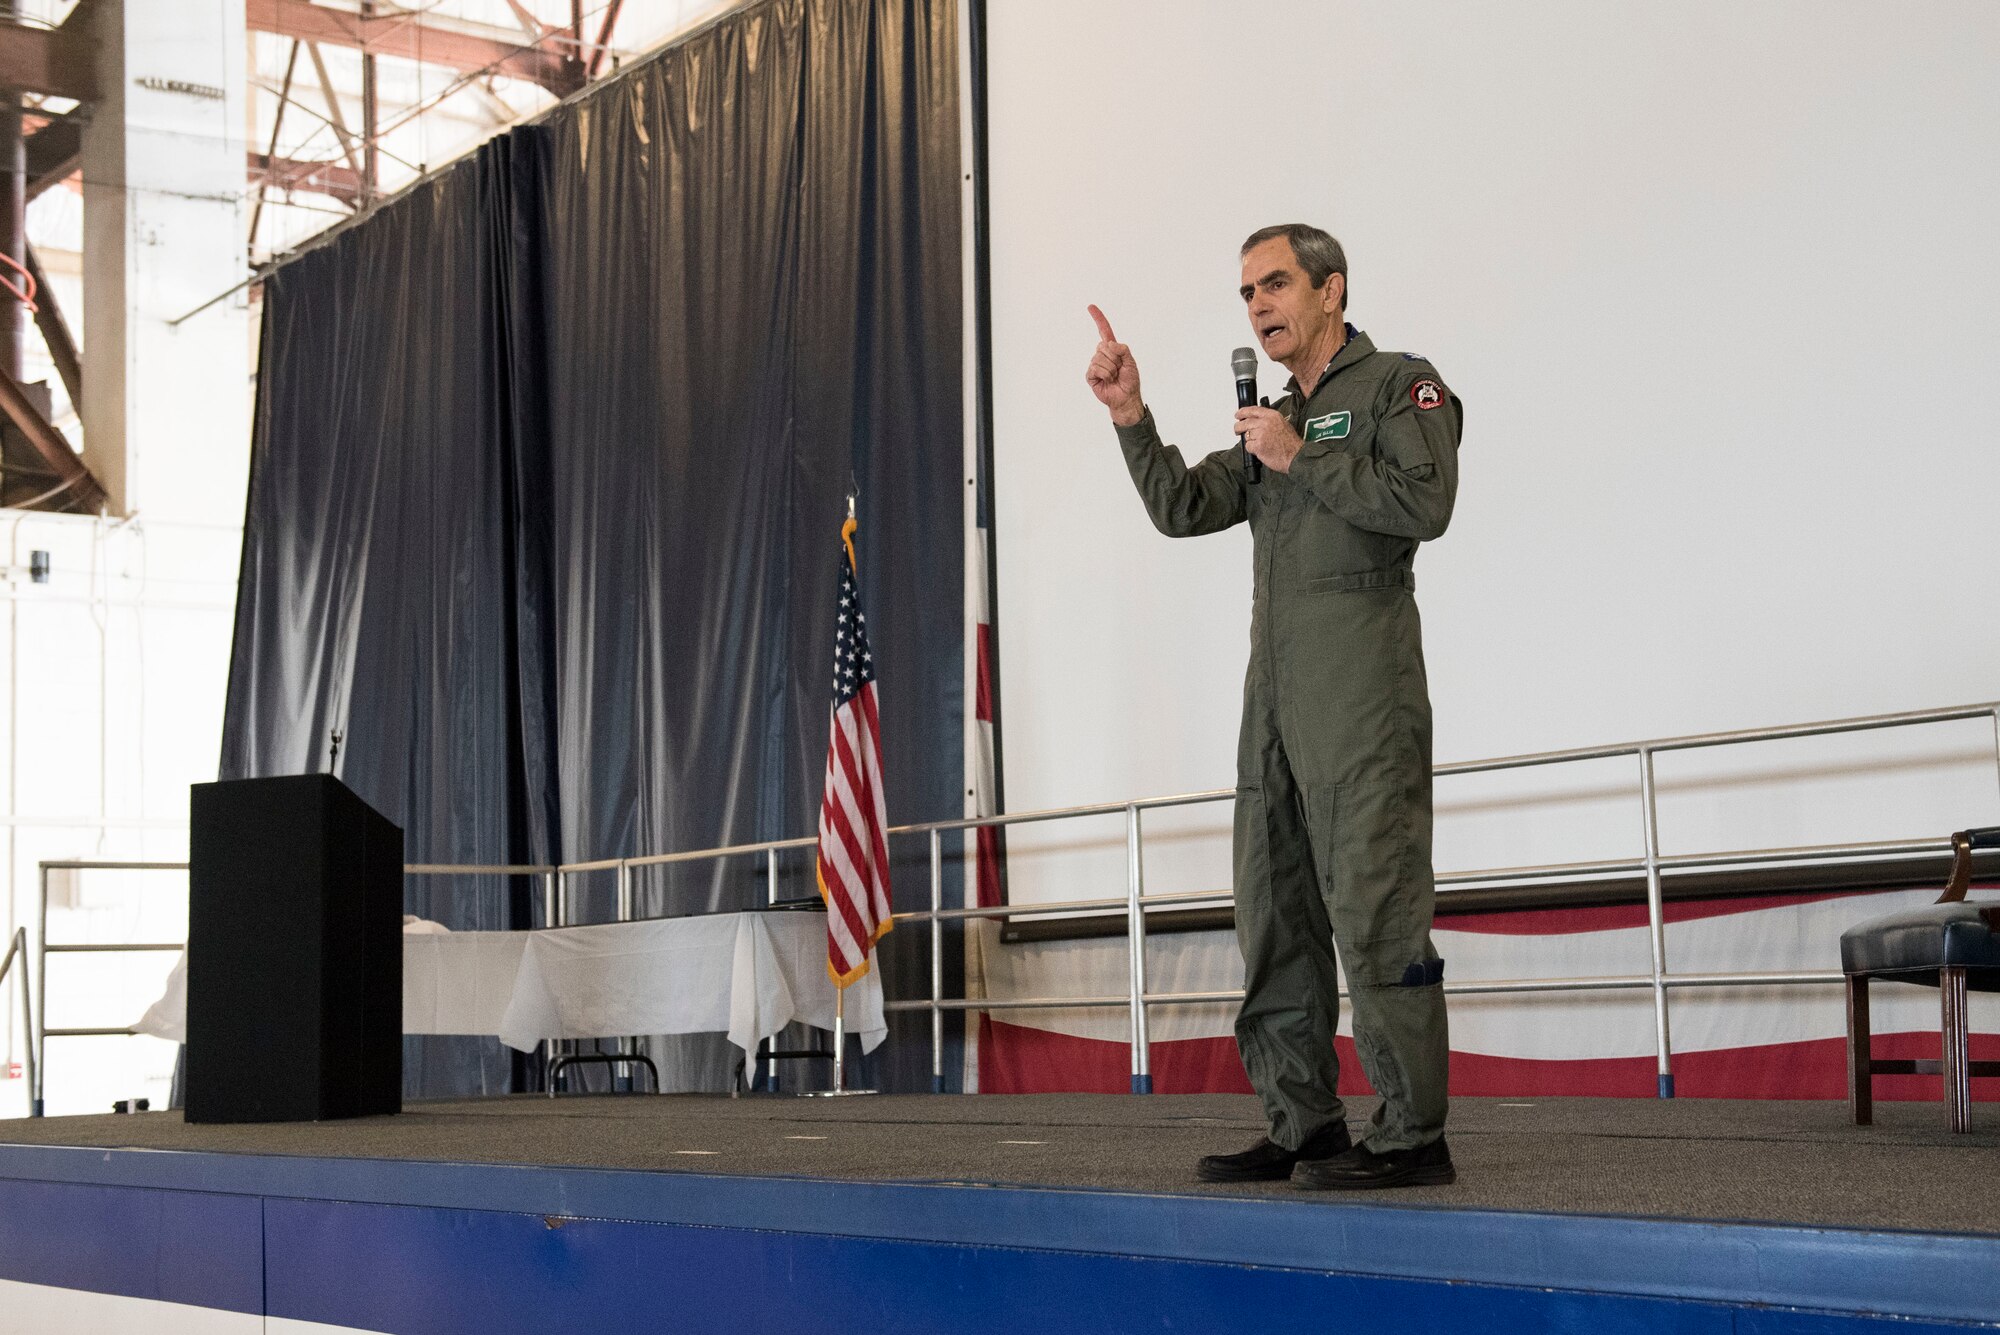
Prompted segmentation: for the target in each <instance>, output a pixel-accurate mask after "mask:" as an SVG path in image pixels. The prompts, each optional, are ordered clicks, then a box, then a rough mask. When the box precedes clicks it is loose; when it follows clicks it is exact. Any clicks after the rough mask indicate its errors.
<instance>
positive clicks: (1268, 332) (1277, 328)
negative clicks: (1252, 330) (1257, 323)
mask: <svg viewBox="0 0 2000 1335" xmlns="http://www.w3.org/2000/svg"><path fill="white" fill-rule="evenodd" d="M1284 332H1285V327H1284V326H1283V325H1281V324H1267V325H1265V326H1264V327H1263V328H1262V329H1259V330H1258V331H1257V337H1258V338H1261V339H1263V340H1264V341H1265V342H1266V343H1269V342H1270V341H1271V340H1272V339H1273V338H1275V337H1277V336H1278V335H1279V334H1282V333H1284Z"/></svg>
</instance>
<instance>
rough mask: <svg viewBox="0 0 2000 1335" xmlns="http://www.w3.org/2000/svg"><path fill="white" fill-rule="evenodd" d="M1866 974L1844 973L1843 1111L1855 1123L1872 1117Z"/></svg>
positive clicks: (1872, 1087)
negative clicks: (1845, 1094)
mask: <svg viewBox="0 0 2000 1335" xmlns="http://www.w3.org/2000/svg"><path fill="white" fill-rule="evenodd" d="M1868 1067H1869V1038H1868V975H1867V974H1864V973H1851V974H1849V975H1847V1110H1848V1112H1850V1113H1852V1114H1853V1116H1854V1124H1855V1125H1856V1126H1867V1125H1869V1124H1871V1123H1872V1122H1874V1120H1875V1080H1874V1077H1873V1076H1872V1075H1871V1074H1870V1073H1869V1069H1868Z"/></svg>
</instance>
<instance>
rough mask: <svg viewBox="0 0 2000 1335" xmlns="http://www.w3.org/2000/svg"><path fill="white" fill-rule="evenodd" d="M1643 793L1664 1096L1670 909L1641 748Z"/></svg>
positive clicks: (1646, 753) (1669, 1050) (1669, 1088)
mask: <svg viewBox="0 0 2000 1335" xmlns="http://www.w3.org/2000/svg"><path fill="white" fill-rule="evenodd" d="M1639 797H1640V800H1641V801H1642V802H1643V803H1644V804H1645V808H1646V811H1645V823H1646V920H1647V923H1648V924H1649V925H1650V927H1651V934H1652V942H1653V1037H1654V1041H1655V1044H1656V1046H1657V1051H1658V1055H1659V1077H1660V1090H1659V1093H1660V1097H1661V1098H1663V1099H1670V1098H1672V1097H1673V1096H1674V1047H1673V1037H1672V1032H1671V1029H1670V1027H1669V1023H1668V1017H1667V911H1666V903H1665V899H1664V896H1663V895H1662V894H1661V891H1660V806H1659V798H1658V793H1657V791H1656V790H1655V787H1654V783H1653V750H1652V748H1651V747H1641V748H1639Z"/></svg>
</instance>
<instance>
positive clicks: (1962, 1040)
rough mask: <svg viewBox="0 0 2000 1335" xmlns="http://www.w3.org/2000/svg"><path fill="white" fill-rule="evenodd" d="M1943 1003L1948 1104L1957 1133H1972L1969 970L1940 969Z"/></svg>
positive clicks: (1946, 1095)
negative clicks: (1967, 975) (1967, 976)
mask: <svg viewBox="0 0 2000 1335" xmlns="http://www.w3.org/2000/svg"><path fill="white" fill-rule="evenodd" d="M1938 991H1939V992H1940V993H1942V994H1943V999H1942V1001H1941V1002H1940V1003H1939V1005H1940V1008H1941V1009H1942V1010H1943V1013H1944V1061H1943V1063H1942V1065H1943V1067H1944V1105H1945V1112H1946V1114H1947V1115H1948V1116H1949V1117H1950V1119H1951V1129H1952V1130H1953V1131H1970V1130H1972V1067H1971V1051H1970V1048H1971V1041H1972V1040H1971V1035H1970V1030H1971V1028H1972V1025H1971V1023H1970V1016H1969V1015H1968V1013H1967V998H1966V989H1965V970H1964V969H1962V968H1959V969H1940V970H1939V971H1938Z"/></svg>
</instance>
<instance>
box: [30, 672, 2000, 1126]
mask: <svg viewBox="0 0 2000 1335" xmlns="http://www.w3.org/2000/svg"><path fill="white" fill-rule="evenodd" d="M1980 718H1988V719H1991V720H1992V723H1993V737H1994V761H1995V773H1996V776H2000V701H1996V702H1991V703H1986V704H1974V705H1960V706H1955V707H1952V708H1947V709H1925V710H1910V711H1905V712H1902V713H1893V714H1873V715H1866V716H1861V717H1856V718H1846V719H1832V720H1826V721H1823V722H1818V723H1802V724H1792V725H1787V726H1782V727H1773V728H1744V729H1738V730H1735V731H1730V732H1713V733H1696V734H1689V735H1685V736H1679V737H1662V738H1655V739H1652V740H1649V741H1639V742H1624V743H1619V744H1617V745H1613V746H1587V747H1573V748H1569V749H1565V750H1559V751H1540V752H1532V753H1527V754H1523V755H1516V756H1503V757H1499V758H1496V759H1492V760H1474V761H1459V762H1453V763H1450V764H1444V765H1438V766H1436V767H1434V770H1433V773H1434V774H1435V775H1436V776H1438V777H1448V776H1452V775H1460V774H1484V773H1493V772H1496V771H1503V770H1515V769H1527V768H1533V767H1539V766H1545V765H1555V764H1564V763H1575V762H1583V761H1594V760H1607V759H1617V758H1620V757H1627V758H1636V759H1637V760H1638V761H1639V788H1640V802H1641V830H1642V833H1643V837H1644V845H1643V846H1644V853H1643V854H1642V855H1641V856H1638V857H1633V858H1614V859H1600V860H1594V861H1588V862H1569V863H1551V864H1546V865H1540V866H1527V867H1503V868H1489V869H1485V870H1473V871H1458V872H1446V873H1441V874H1439V875H1438V876H1437V877H1436V883H1437V884H1438V885H1439V886H1440V887H1449V886H1454V885H1480V886H1506V885H1510V884H1521V885H1524V886H1525V885H1528V884H1532V883H1533V882H1535V881H1542V880H1549V879H1553V878H1561V877H1565V876H1607V875H1620V874H1630V875H1640V874H1643V875H1644V877H1645V879H1646V915H1647V926H1648V935H1649V938H1650V945H1651V956H1652V958H1651V961H1650V968H1649V970H1648V971H1647V972H1645V973H1640V974H1619V975H1609V976H1605V977H1598V978H1558V979H1472V980H1453V981H1451V982H1448V983H1446V984H1445V985H1444V987H1445V990H1446V992H1448V993H1452V994H1461V995H1463V994H1480V993H1501V992H1519V993H1532V992H1583V991H1637V990H1650V991H1651V992H1652V994H1653V1010H1654V1030H1655V1048H1656V1053H1657V1058H1658V1075H1659V1094H1660V1097H1662V1098H1671V1097H1672V1096H1673V1089H1674V1084H1673V1081H1674V1078H1673V1066H1672V1058H1673V1045H1672V1029H1671V1025H1670V1015H1669V1009H1668V1001H1667V997H1668V993H1669V992H1670V991H1673V990H1676V989H1680V988H1690V987H1743V986H1798V985H1808V984H1821V983H1827V982H1834V981H1838V980H1839V978H1840V977H1841V975H1840V974H1838V973H1823V972H1814V971H1798V970H1793V971H1785V972H1764V973H1730V974H1675V973H1672V972H1670V971H1669V969H1668V967H1667V957H1666V914H1665V908H1664V901H1663V893H1662V890H1663V886H1662V883H1663V880H1664V879H1665V878H1666V877H1667V876H1669V875H1675V874H1679V873H1681V872H1685V871H1690V870H1695V869H1701V868H1718V867H1741V866H1752V865H1758V864H1772V863H1802V862H1804V863H1809V862H1820V863H1824V864H1827V865H1837V864H1839V863H1842V862H1848V861H1854V860H1858V859H1862V858H1872V859H1884V858H1888V859H1915V858H1921V857H1927V856H1931V855H1934V854H1939V853H1945V852H1948V851H1949V849H1950V844H1949V842H1948V841H1947V840H1943V839H1903V840H1883V841H1874V842H1867V843H1846V844H1818V845H1800V846H1795V847H1789V848H1769V849H1734V850H1727V851H1716V852H1708V853H1694V854H1665V853H1662V852H1661V851H1660V837H1659V802H1658V793H1657V789H1656V785H1655V781H1654V766H1653V759H1654V757H1655V756H1657V755H1659V754H1660V753H1662V752H1671V751H1688V750H1696V749H1703V748H1710V747H1717V746H1729V745H1742V744H1751V743H1757V742H1768V741H1781V740H1787V739H1793V738H1801V737H1822V736H1830V735H1834V734H1839V733H1851V732H1869V731H1878V730H1883V729H1889V728H1902V727H1916V726H1922V725H1925V724H1933V723H1951V722H1962V721H1967V720H1972V719H1980ZM1235 794H1236V790H1235V789H1234V788H1216V789H1208V790H1204V791H1201V792H1194V793H1177V794H1170V795H1166V796H1159V797H1147V798H1137V799H1133V800H1130V801H1124V802H1099V803H1090V804H1085V805H1081V806H1070V807H1056V808H1048V809H1043V810H1037V811H1025V812H1015V813H1009V814H1002V815H991V816H967V817H961V818H957V819H952V820H940V821H925V822H919V823H916V824H909V825H897V826H891V827H890V828H889V830H888V831H887V832H886V833H887V835H888V836H890V837H894V838H903V837H910V836H923V837H924V838H926V839H927V840H928V842H929V852H930V883H931V884H930V907H929V908H927V909H920V910H909V911H905V912H902V913H897V914H895V915H894V918H895V920H896V921H898V922H912V921H923V922H928V923H929V924H930V925H931V932H930V946H931V951H930V954H931V960H930V963H931V989H930V990H931V995H930V997H929V999H928V1000H914V1001H897V1002H888V1003H885V1006H884V1009H885V1010H887V1011H891V1012H908V1011H927V1012H928V1013H929V1014H930V1016H931V1082H932V1088H933V1089H938V1090H942V1089H943V1087H944V1066H943V1058H944V1028H943V1017H944V1015H945V1014H946V1013H947V1012H958V1011H985V1010H1030V1009H1068V1008H1089V1007H1104V1006H1116V1005H1122V1006H1126V1007H1128V1008H1129V1009H1130V1011H1131V1025H1130V1030H1131V1048H1132V1089H1133V1091H1134V1092H1135V1093H1144V1092H1149V1091H1150V1090H1151V1088H1152V1068H1151V1055H1150V1047H1151V1042H1150V1036H1149V1029H1148V1024H1147V1017H1146V1010H1147V1008H1148V1007H1150V1006H1157V1005H1191V1004H1202V1003H1215V1002H1228V1001H1235V1000H1240V999H1241V997H1242V992H1241V991H1240V990H1232V991H1217V992H1194V993H1155V992H1150V991H1148V990H1147V987H1146V954H1145V936H1146V922H1145V914H1146V911H1147V910H1148V909H1154V908H1160V907H1167V906H1186V905H1191V904H1200V903H1216V904H1219V903H1226V902H1229V901H1230V900H1232V899H1233V898H1234V895H1233V892H1231V891H1228V890H1212V891H1191V892H1177V893H1172V894H1164V895H1148V894H1146V893H1145V864H1144V851H1145V849H1144V834H1143V829H1142V825H1141V813H1142V812H1145V811H1153V810H1159V809H1162V808H1167V807H1179V806H1193V805H1199V804H1202V803H1209V802H1220V801H1224V800H1228V799H1232V798H1234V797H1235ZM1113 815H1123V816H1124V817H1125V822H1126V840H1125V842H1126V893H1125V894H1124V895H1123V896H1122V897H1116V898H1104V899H1082V900H1068V901H1062V902H1056V903H1040V904H1015V905H994V906H986V907H981V906H970V907H965V908H955V909H947V908H945V907H944V902H943V883H944V856H943V845H942V838H943V835H944V834H945V833H947V832H950V831H966V830H977V829H985V828H990V827H1005V826H1010V825H1027V824H1035V823H1040V822H1046V821H1055V820H1074V819H1087V818H1090V817H1098V816H1113ZM816 842H817V841H816V840H815V839H813V838H810V837H806V838H788V839H772V840H763V841H760V842H756V843H747V844H732V845H729V846H726V847H722V848H710V849H694V850H687V851H682V852H674V853H652V854H644V855H638V856H632V857H622V858H599V859H593V860H589V861H580V862H569V863H556V864H552V865H549V864H496V865H488V864H451V863H413V864H409V865H406V866H405V867H404V872H405V874H407V875H413V876H464V875H531V876H538V877H541V878H542V880H543V922H544V923H545V924H547V925H549V926H558V925H562V924H565V923H567V922H568V920H569V894H568V884H567V878H568V877H569V876H570V875H572V874H578V873H586V872H594V871H615V872H616V873H617V876H618V908H617V913H618V917H619V919H620V920H625V919H628V918H630V917H631V916H632V912H633V904H634V897H633V892H632V870H633V869H634V868H636V867H647V866H665V865H670V864H675V863H683V862H700V861H712V860H717V859H721V858H726V857H737V856H745V855H750V854H759V853H761V854H763V855H764V858H765V875H766V879H767V884H768V895H767V897H768V899H769V900H771V901H773V902H775V901H776V900H777V898H778V854H779V853H780V852H781V851H783V850H787V849H802V848H811V847H813V846H815V844H816ZM186 866H187V864H186V863H120V862H102V861H96V862H85V861H70V862H45V863H42V864H41V867H42V873H43V874H42V894H41V901H42V902H41V918H42V927H43V932H42V940H43V942H46V939H47V931H46V928H47V915H48V877H47V873H48V870H49V869H51V868H57V867H64V868H77V869H83V870H88V869H93V868H101V869H111V868H133V869H138V868H151V869H161V870H167V869H179V870H185V869H186ZM1453 893H1455V892H1453V891H1451V890H1449V889H1446V890H1444V891H1443V892H1442V894H1441V897H1442V898H1446V899H1449V898H1450V896H1451V894H1453ZM1119 909H1122V910H1123V912H1124V916H1125V920H1126V936H1127V942H1128V975H1129V977H1128V987H1127V990H1126V992H1125V994H1124V995H1122V996H1099V997H1068V998H1063V997H1028V998H1015V997H1009V998H992V997H979V998H947V997H945V996H944V995H943V991H944V957H943V935H944V925H945V924H946V923H949V922H955V921H966V920H973V919H987V918H1016V917H1021V918H1026V917H1049V916H1057V915H1061V914H1068V913H1078V912H1090V911H1093V910H1119ZM126 948H138V949H161V948H167V947H158V946H142V947H118V946H102V947H64V946H57V947H53V948H51V947H48V946H46V945H45V944H44V945H43V947H42V949H41V951H40V963H41V972H42V980H41V981H42V987H41V996H42V1002H43V1006H42V1010H43V1012H44V1018H45V1013H46V1001H47V992H46V968H47V956H48V954H49V953H50V951H51V950H52V949H53V950H54V951H57V952H61V951H63V950H66V949H70V950H81V949H95V950H115V949H126ZM62 1032H64V1031H56V1030H46V1029H44V1030H41V1031H40V1033H41V1034H42V1035H46V1034H49V1033H62ZM78 1032H85V1031H78ZM88 1032H102V1033H129V1032H130V1031H129V1030H101V1031H88ZM31 1046H34V1047H37V1048H38V1047H39V1044H35V1045H31ZM38 1069H39V1068H38ZM40 1094H41V1087H40V1085H39V1083H37V1084H36V1086H35V1095H36V1105H37V1107H38V1108H39V1106H40Z"/></svg>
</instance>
